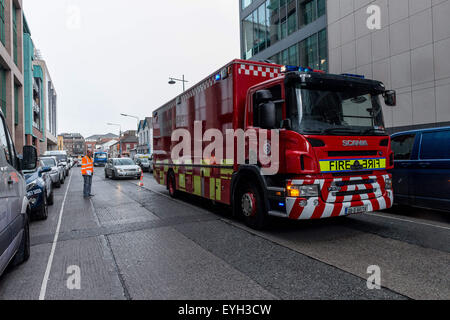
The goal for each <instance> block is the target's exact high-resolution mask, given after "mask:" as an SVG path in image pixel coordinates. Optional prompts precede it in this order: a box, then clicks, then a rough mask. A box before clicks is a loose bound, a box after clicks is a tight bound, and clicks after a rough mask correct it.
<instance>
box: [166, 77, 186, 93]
mask: <svg viewBox="0 0 450 320" xmlns="http://www.w3.org/2000/svg"><path fill="white" fill-rule="evenodd" d="M177 81H179V82H182V83H183V92H184V91H186V88H185V83H186V82H189V81H187V80H184V74H183V78H182V79H176V78H169V84H176V83H177Z"/></svg>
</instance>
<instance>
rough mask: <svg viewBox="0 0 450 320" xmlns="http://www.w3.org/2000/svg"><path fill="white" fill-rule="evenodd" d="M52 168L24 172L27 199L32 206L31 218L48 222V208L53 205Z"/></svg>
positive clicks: (39, 168)
mask: <svg viewBox="0 0 450 320" xmlns="http://www.w3.org/2000/svg"><path fill="white" fill-rule="evenodd" d="M51 171H52V169H51V168H50V167H38V168H37V169H36V170H34V171H24V174H25V179H26V181H27V197H28V200H29V201H30V205H31V216H32V218H35V219H37V220H46V219H47V217H48V206H49V205H53V188H52V180H51V178H50V175H49V174H48V173H50V172H51Z"/></svg>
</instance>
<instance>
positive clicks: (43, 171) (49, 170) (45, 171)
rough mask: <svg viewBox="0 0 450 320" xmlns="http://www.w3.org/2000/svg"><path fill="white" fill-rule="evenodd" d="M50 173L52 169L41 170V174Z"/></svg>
mask: <svg viewBox="0 0 450 320" xmlns="http://www.w3.org/2000/svg"><path fill="white" fill-rule="evenodd" d="M51 171H52V168H50V167H43V168H42V169H41V173H47V172H51Z"/></svg>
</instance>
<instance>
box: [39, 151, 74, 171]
mask: <svg viewBox="0 0 450 320" xmlns="http://www.w3.org/2000/svg"><path fill="white" fill-rule="evenodd" d="M44 156H45V157H48V156H50V157H56V159H57V160H58V165H61V166H63V167H64V172H65V176H66V177H68V176H69V172H70V166H69V157H68V156H67V152H66V151H47V152H45V153H44Z"/></svg>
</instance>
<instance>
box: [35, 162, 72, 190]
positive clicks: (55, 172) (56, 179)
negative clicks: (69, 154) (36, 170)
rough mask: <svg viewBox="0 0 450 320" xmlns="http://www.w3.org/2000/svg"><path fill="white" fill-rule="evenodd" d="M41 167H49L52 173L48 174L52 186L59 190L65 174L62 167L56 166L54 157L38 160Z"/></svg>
mask: <svg viewBox="0 0 450 320" xmlns="http://www.w3.org/2000/svg"><path fill="white" fill-rule="evenodd" d="M40 159H41V161H40V164H41V167H50V168H52V171H51V172H50V177H51V179H52V184H53V185H54V186H55V187H56V188H61V185H62V184H64V182H65V179H66V178H65V173H64V168H63V167H62V166H58V161H57V160H56V158H55V157H41V158H40Z"/></svg>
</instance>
